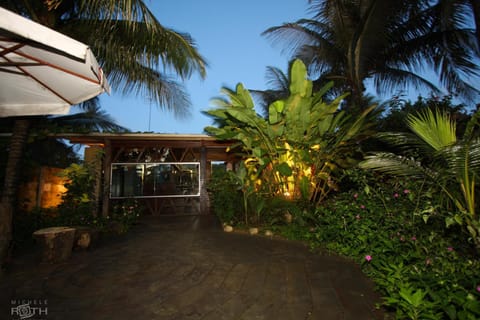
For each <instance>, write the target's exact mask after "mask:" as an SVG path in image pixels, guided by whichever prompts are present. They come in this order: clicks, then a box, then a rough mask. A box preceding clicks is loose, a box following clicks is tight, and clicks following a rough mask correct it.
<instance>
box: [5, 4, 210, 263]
mask: <svg viewBox="0 0 480 320" xmlns="http://www.w3.org/2000/svg"><path fill="white" fill-rule="evenodd" d="M0 5H1V6H2V7H4V8H6V9H9V10H12V11H14V12H17V13H19V14H21V15H23V16H27V17H29V18H31V19H32V20H34V21H36V22H39V23H41V24H43V25H46V26H47V27H50V28H52V29H55V30H57V31H59V32H61V33H63V34H65V35H67V36H70V37H72V38H74V39H76V40H79V41H81V42H83V43H87V44H88V45H89V46H90V47H91V48H92V51H93V52H95V55H96V57H97V59H98V61H99V63H100V64H101V65H102V67H103V69H104V70H105V72H106V73H107V74H108V77H109V83H110V85H111V86H112V88H114V89H117V90H120V91H122V92H123V93H124V94H127V93H132V92H133V93H135V94H140V95H148V96H149V97H150V98H151V99H152V101H154V102H156V103H157V104H158V106H160V107H161V108H165V109H166V110H170V111H173V112H174V113H175V115H177V116H185V115H187V114H188V108H189V105H190V102H189V98H188V95H187V94H186V93H185V91H184V89H183V87H182V86H181V85H180V84H178V83H177V82H175V81H173V80H172V79H171V78H170V77H169V76H168V75H167V74H164V73H163V72H162V70H166V72H173V73H175V74H177V75H178V76H180V77H181V78H182V79H184V78H188V77H190V76H191V75H192V74H193V73H194V72H195V73H196V72H198V73H199V74H200V75H201V76H202V77H204V76H205V68H206V62H205V60H204V58H203V57H201V56H200V54H199V53H198V51H197V49H196V47H195V43H194V41H193V39H192V38H191V37H190V36H189V35H188V34H185V33H179V32H176V31H174V30H172V29H168V28H165V27H163V26H162V25H161V24H160V22H159V21H158V20H157V19H156V18H155V17H154V15H153V14H152V12H150V10H149V9H148V8H147V6H146V5H145V3H144V1H142V0H129V1H127V0H46V1H36V0H25V1H16V0H2V1H0ZM30 120H31V119H30V118H28V117H22V118H16V119H15V124H14V127H13V131H12V138H11V143H10V147H9V150H8V151H9V159H8V161H7V169H6V175H5V180H4V188H3V192H2V198H1V201H0V262H3V261H5V257H6V255H7V253H8V247H9V243H10V241H11V237H12V236H11V232H12V228H11V222H12V212H13V207H14V200H15V194H16V188H15V185H16V179H17V176H18V174H17V172H18V164H19V163H20V160H21V156H22V151H23V148H24V146H25V142H26V139H27V136H28V130H29V128H30V126H31V121H30Z"/></svg>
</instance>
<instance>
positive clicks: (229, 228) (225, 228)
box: [223, 225, 233, 232]
mask: <svg viewBox="0 0 480 320" xmlns="http://www.w3.org/2000/svg"><path fill="white" fill-rule="evenodd" d="M223 231H225V232H232V231H233V227H232V226H229V225H226V226H224V227H223Z"/></svg>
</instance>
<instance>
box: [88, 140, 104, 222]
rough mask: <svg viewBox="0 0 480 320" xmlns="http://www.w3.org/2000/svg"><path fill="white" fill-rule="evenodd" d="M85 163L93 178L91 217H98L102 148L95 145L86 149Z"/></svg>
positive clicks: (100, 197)
mask: <svg viewBox="0 0 480 320" xmlns="http://www.w3.org/2000/svg"><path fill="white" fill-rule="evenodd" d="M85 163H87V164H88V169H89V170H90V174H91V175H93V176H94V177H95V184H94V186H93V202H94V205H93V215H94V216H98V214H99V213H100V204H101V202H102V148H101V147H100V146H96V145H94V146H88V147H86V148H85Z"/></svg>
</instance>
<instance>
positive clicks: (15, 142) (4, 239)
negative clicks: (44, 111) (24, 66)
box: [0, 119, 30, 265]
mask: <svg viewBox="0 0 480 320" xmlns="http://www.w3.org/2000/svg"><path fill="white" fill-rule="evenodd" d="M29 127H30V120H28V119H17V120H15V124H14V127H13V133H12V137H11V140H10V148H9V150H8V160H7V167H6V168H5V181H4V183H3V193H2V198H1V200H0V264H2V265H3V264H4V263H5V262H6V261H7V258H8V255H9V253H10V249H11V241H12V217H13V211H14V208H15V202H16V194H17V179H18V172H19V164H20V162H21V160H22V155H23V149H24V147H25V144H26V142H27V136H28V129H29Z"/></svg>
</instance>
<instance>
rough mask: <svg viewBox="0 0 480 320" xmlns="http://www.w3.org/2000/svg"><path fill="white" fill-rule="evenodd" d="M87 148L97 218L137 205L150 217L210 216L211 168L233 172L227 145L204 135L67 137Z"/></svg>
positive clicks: (87, 160)
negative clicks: (132, 202)
mask: <svg viewBox="0 0 480 320" xmlns="http://www.w3.org/2000/svg"><path fill="white" fill-rule="evenodd" d="M63 138H65V139H67V140H69V141H70V142H71V143H76V144H82V145H85V162H86V163H88V164H89V166H90V167H91V168H93V170H94V171H95V176H96V177H97V183H96V186H95V195H96V203H97V208H98V212H99V213H101V214H102V215H104V216H106V215H108V213H109V212H110V209H111V208H112V206H113V205H115V204H116V203H118V202H120V201H123V200H125V199H135V200H137V201H139V202H140V203H141V204H142V205H143V207H144V208H145V213H146V214H150V215H166V214H169V215H170V214H173V215H203V214H208V213H210V206H209V197H208V192H207V183H208V180H209V178H210V176H211V172H212V164H213V163H219V162H220V163H222V164H223V165H225V168H226V169H231V168H232V167H233V165H234V162H235V156H234V155H233V154H231V153H230V152H228V151H229V150H228V148H229V146H230V145H231V143H230V142H224V141H218V140H217V139H215V138H214V137H211V136H208V135H203V134H188V135H185V134H154V133H122V134H115V133H90V134H67V135H64V136H63Z"/></svg>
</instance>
